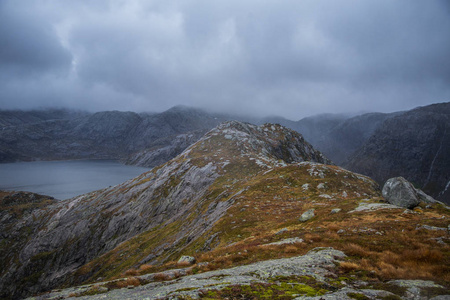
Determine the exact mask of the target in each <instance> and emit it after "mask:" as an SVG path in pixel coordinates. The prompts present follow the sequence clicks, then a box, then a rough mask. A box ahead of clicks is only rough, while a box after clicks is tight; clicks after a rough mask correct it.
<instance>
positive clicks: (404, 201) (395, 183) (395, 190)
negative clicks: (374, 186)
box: [382, 177, 438, 209]
mask: <svg viewBox="0 0 450 300" xmlns="http://www.w3.org/2000/svg"><path fill="white" fill-rule="evenodd" d="M382 194H383V197H384V198H385V199H386V200H387V202H389V203H390V204H393V205H396V206H400V207H404V208H409V209H412V208H414V207H416V206H417V205H419V203H420V202H424V203H436V202H438V201H436V200H434V199H433V198H432V197H430V196H429V195H427V194H425V193H424V192H423V191H421V190H419V189H416V188H415V187H414V186H413V185H412V183H410V182H409V181H408V180H406V179H405V178H403V177H394V178H390V179H388V180H387V181H386V183H385V184H384V186H383V190H382Z"/></svg>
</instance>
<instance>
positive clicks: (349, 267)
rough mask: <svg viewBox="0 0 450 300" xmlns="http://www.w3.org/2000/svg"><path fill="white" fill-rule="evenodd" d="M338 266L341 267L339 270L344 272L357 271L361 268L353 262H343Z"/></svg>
mask: <svg viewBox="0 0 450 300" xmlns="http://www.w3.org/2000/svg"><path fill="white" fill-rule="evenodd" d="M339 266H340V267H341V269H342V270H343V271H345V272H349V271H353V270H358V269H360V268H361V266H360V265H359V264H357V263H354V262H349V261H343V262H341V263H340V264H339Z"/></svg>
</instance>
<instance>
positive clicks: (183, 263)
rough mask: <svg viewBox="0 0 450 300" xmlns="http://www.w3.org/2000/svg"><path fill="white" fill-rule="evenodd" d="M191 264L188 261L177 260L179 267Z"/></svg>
mask: <svg viewBox="0 0 450 300" xmlns="http://www.w3.org/2000/svg"><path fill="white" fill-rule="evenodd" d="M190 265H192V264H191V263H189V262H187V261H182V262H177V266H179V267H187V266H190Z"/></svg>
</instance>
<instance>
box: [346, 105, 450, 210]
mask: <svg viewBox="0 0 450 300" xmlns="http://www.w3.org/2000/svg"><path fill="white" fill-rule="evenodd" d="M449 153H450V103H441V104H433V105H429V106H425V107H419V108H416V109H413V110H411V111H408V112H405V113H403V114H400V115H398V116H395V117H393V118H390V119H387V120H386V121H385V122H384V123H382V125H381V126H380V127H379V128H378V129H377V130H376V132H375V133H374V134H373V136H372V137H370V139H369V140H367V142H366V143H364V144H363V146H362V147H361V148H360V149H359V150H358V151H357V152H356V153H355V155H354V156H353V157H352V158H351V159H350V160H349V161H348V162H347V163H346V164H345V166H346V167H347V168H349V169H350V170H353V171H356V172H359V173H362V174H366V175H368V176H371V177H372V178H374V179H375V180H377V181H378V182H380V183H381V182H384V181H386V180H387V179H388V178H391V177H396V176H403V177H405V178H406V179H408V180H409V181H411V182H413V183H414V184H415V185H416V186H417V187H419V188H420V189H422V190H424V191H425V192H427V193H429V194H430V195H432V196H433V197H436V198H437V199H440V200H443V201H446V202H447V203H450V198H449V195H448V192H446V187H447V189H448V185H449V182H450V156H449V155H448V154H449Z"/></svg>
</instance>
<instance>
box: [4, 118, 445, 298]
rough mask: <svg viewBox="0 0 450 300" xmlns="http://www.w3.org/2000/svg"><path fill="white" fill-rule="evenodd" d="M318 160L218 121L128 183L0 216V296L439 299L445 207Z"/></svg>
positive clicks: (282, 134) (287, 139)
mask: <svg viewBox="0 0 450 300" xmlns="http://www.w3.org/2000/svg"><path fill="white" fill-rule="evenodd" d="M329 163H330V161H329V160H327V159H326V158H325V157H323V156H322V154H321V153H320V152H318V151H316V150H314V149H313V148H312V146H311V145H309V144H308V143H306V142H305V141H304V139H303V138H302V136H301V135H299V134H298V133H296V132H294V131H291V130H288V129H286V128H284V127H282V126H279V125H271V124H267V125H263V126H254V125H250V124H245V123H240V122H227V123H224V124H221V125H220V126H218V127H217V128H215V129H214V130H211V131H210V132H208V133H207V134H206V135H205V136H204V137H203V138H201V139H200V140H199V141H198V142H196V143H195V144H194V145H192V146H191V147H189V148H188V149H186V150H185V151H184V152H183V153H182V154H180V155H179V156H177V157H176V158H174V159H173V160H171V161H169V162H167V163H166V164H164V165H162V166H159V167H156V168H154V169H153V170H152V171H150V172H148V173H145V174H142V175H141V176H139V177H137V178H135V179H132V180H130V181H128V182H125V183H123V184H120V185H117V186H114V187H110V188H107V189H104V190H100V191H96V192H93V193H90V194H86V195H82V196H79V197H76V198H73V199H69V200H66V201H62V202H58V203H50V204H49V205H48V206H45V207H42V208H40V209H36V210H32V211H30V212H29V213H27V214H23V215H22V217H21V218H16V219H11V218H9V217H3V218H2V219H8V218H9V220H12V221H11V224H10V226H11V227H9V228H10V230H12V229H13V230H14V232H21V233H22V235H23V237H22V240H23V241H24V242H23V243H19V244H14V243H15V239H14V236H13V233H12V232H9V231H5V233H4V234H3V235H2V240H1V241H0V245H1V248H0V250H1V251H2V254H3V257H7V259H5V260H4V263H3V268H2V269H1V271H0V272H1V274H0V276H1V280H0V290H1V291H2V294H1V295H0V296H1V297H3V298H8V297H10V298H20V297H22V296H24V295H31V294H36V293H39V292H42V291H47V290H49V289H51V288H57V287H58V288H61V287H68V286H76V285H79V284H84V285H83V286H81V287H78V288H70V289H66V290H62V291H59V292H58V291H54V292H53V293H50V294H44V295H42V296H39V297H38V299H46V298H48V297H53V298H54V299H55V298H57V299H64V298H67V297H75V296H77V297H78V296H79V297H82V298H81V299H89V298H90V297H93V299H96V297H106V298H108V299H136V298H145V297H148V298H150V299H157V298H167V299H169V298H171V297H175V296H177V297H179V299H192V298H199V297H200V298H209V299H211V298H212V299H223V298H226V297H229V298H238V297H244V296H245V297H247V298H249V297H250V298H251V297H256V298H257V299H258V298H259V299H264V298H273V299H277V298H278V299H293V298H295V297H296V296H295V295H297V296H301V295H303V296H311V297H312V296H320V295H323V294H327V295H330V297H333V295H334V297H338V298H339V299H346V297H347V298H348V299H349V298H354V297H363V296H365V295H366V296H365V297H372V296H374V295H379V296H383V297H388V296H389V297H391V298H386V299H398V297H399V296H400V295H403V294H405V293H407V292H409V290H410V287H411V288H412V291H413V292H414V293H416V294H417V293H419V294H420V293H422V295H429V296H431V295H439V294H446V293H448V288H449V286H448V282H449V281H450V278H449V277H448V274H450V272H449V271H450V267H449V266H450V261H449V257H450V255H449V254H450V252H449V251H450V250H449V247H448V244H449V239H448V233H447V226H448V223H449V220H450V213H449V210H448V209H447V208H446V207H444V206H443V205H442V204H440V203H432V204H426V205H423V206H422V207H420V208H416V209H415V210H405V209H404V208H400V207H398V206H394V205H390V204H386V203H382V202H380V201H383V198H382V197H381V194H380V190H379V188H378V186H377V184H376V183H375V182H374V181H372V180H371V179H369V178H368V177H365V176H361V175H358V174H355V173H352V172H350V171H346V170H344V169H341V168H339V167H336V166H333V165H329ZM27 228H31V229H27ZM11 246H14V248H12V247H11ZM330 246H331V247H333V248H334V250H333V249H322V248H319V249H316V250H313V249H315V248H317V247H330ZM11 249H14V252H13V253H10V252H7V251H11ZM4 253H7V255H6V254H4ZM303 255H306V256H303ZM182 256H187V257H182ZM180 257H182V258H181V259H180ZM286 258H291V259H286ZM283 259H284V260H283ZM246 266H247V267H246ZM230 268H231V269H230ZM17 278H20V280H17ZM400 279H402V280H405V281H398V282H395V281H394V280H400ZM407 279H408V280H410V279H422V280H425V281H423V282H422V281H420V282H415V281H408V280H407ZM387 280H391V281H389V282H387ZM430 280H433V281H436V283H434V282H432V281H430ZM404 285H406V286H407V287H403V286H404ZM122 287H128V288H127V289H121V288H122ZM366 287H370V288H372V289H374V290H376V291H374V292H371V291H366V290H364V288H366ZM131 288H134V289H131ZM104 293H107V294H104ZM96 294H101V295H99V296H95V295H96ZM243 295H244V296H243ZM252 295H253V296H252ZM339 295H340V296H339ZM245 297H244V298H245ZM283 297H284V298H283ZM392 297H394V298H392ZM395 297H397V298H395ZM330 299H331V298H330ZM361 299H365V298H361Z"/></svg>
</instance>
